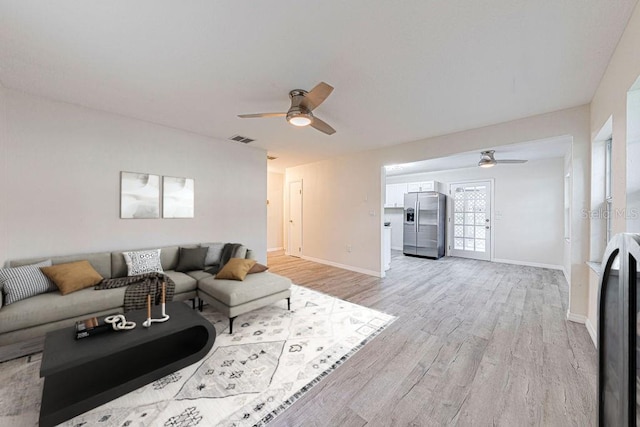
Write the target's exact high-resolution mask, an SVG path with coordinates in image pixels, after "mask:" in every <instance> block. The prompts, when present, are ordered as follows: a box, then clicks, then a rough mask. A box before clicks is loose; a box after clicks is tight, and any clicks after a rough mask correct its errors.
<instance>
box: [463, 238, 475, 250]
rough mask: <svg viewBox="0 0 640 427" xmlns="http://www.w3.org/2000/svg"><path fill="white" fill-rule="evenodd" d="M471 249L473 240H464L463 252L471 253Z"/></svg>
mask: <svg viewBox="0 0 640 427" xmlns="http://www.w3.org/2000/svg"><path fill="white" fill-rule="evenodd" d="M473 249H474V248H473V239H464V250H465V251H472V250H473Z"/></svg>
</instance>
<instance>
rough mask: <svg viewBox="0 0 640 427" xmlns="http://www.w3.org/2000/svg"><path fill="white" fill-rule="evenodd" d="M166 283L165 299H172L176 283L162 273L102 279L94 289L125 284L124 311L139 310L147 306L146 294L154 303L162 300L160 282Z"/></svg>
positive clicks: (117, 286)
mask: <svg viewBox="0 0 640 427" xmlns="http://www.w3.org/2000/svg"><path fill="white" fill-rule="evenodd" d="M163 282H164V283H166V284H167V285H166V291H165V292H166V294H165V301H166V302H169V301H172V300H173V295H174V294H175V291H176V284H175V283H174V282H173V280H171V278H170V277H169V276H166V275H164V274H162V273H155V272H154V273H146V274H139V275H137V276H128V277H116V278H115V279H103V280H102V281H101V282H100V283H98V284H97V285H96V287H95V288H94V289H97V290H101V289H113V288H120V287H122V286H127V289H126V291H125V292H124V311H125V313H126V312H128V311H131V310H140V309H143V308H146V307H147V295H151V300H152V301H153V303H154V305H157V304H160V303H161V302H162V283H163Z"/></svg>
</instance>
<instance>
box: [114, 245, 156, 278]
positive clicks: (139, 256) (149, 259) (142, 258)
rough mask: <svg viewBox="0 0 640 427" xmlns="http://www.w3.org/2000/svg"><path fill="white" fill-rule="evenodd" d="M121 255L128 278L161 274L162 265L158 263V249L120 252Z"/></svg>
mask: <svg viewBox="0 0 640 427" xmlns="http://www.w3.org/2000/svg"><path fill="white" fill-rule="evenodd" d="M122 255H124V261H125V262H126V263H127V275H128V276H137V275H138V274H145V273H154V272H158V273H162V272H163V270H162V263H161V262H160V249H151V250H148V251H134V252H122Z"/></svg>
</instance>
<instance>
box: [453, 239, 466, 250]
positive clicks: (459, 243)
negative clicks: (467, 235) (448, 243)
mask: <svg viewBox="0 0 640 427" xmlns="http://www.w3.org/2000/svg"><path fill="white" fill-rule="evenodd" d="M453 247H454V248H455V249H459V250H463V249H464V240H463V239H459V238H455V239H454V245H453Z"/></svg>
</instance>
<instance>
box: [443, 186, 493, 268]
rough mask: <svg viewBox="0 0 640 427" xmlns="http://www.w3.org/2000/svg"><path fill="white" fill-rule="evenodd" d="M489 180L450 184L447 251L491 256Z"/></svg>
mask: <svg viewBox="0 0 640 427" xmlns="http://www.w3.org/2000/svg"><path fill="white" fill-rule="evenodd" d="M491 187H492V183H491V181H471V182H458V183H453V184H451V185H450V194H451V199H452V200H451V201H452V210H451V217H450V220H449V224H450V230H449V236H451V237H452V238H451V240H450V242H451V243H450V245H449V246H450V250H449V255H451V256H457V257H462V258H473V259H479V260H485V261H490V260H491V200H492V199H491V193H492V191H491Z"/></svg>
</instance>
